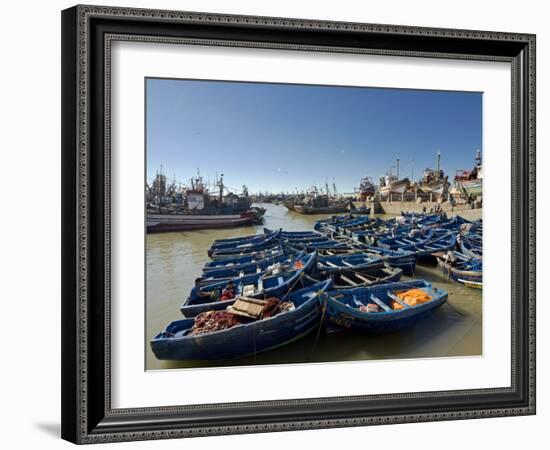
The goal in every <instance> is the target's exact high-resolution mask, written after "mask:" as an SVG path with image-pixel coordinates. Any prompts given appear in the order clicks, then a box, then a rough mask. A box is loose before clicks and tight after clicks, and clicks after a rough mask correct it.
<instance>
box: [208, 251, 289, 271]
mask: <svg viewBox="0 0 550 450" xmlns="http://www.w3.org/2000/svg"><path fill="white" fill-rule="evenodd" d="M282 255H284V253H283V249H282V247H280V246H278V245H276V246H274V247H272V248H271V249H268V250H263V251H259V252H254V253H251V254H248V255H244V256H234V257H227V258H225V259H218V260H214V261H209V262H207V263H206V264H205V265H204V267H203V268H202V271H203V273H205V272H209V271H211V270H219V269H238V268H239V267H242V266H246V265H248V264H256V263H257V262H259V261H263V260H265V259H271V258H276V257H279V256H282Z"/></svg>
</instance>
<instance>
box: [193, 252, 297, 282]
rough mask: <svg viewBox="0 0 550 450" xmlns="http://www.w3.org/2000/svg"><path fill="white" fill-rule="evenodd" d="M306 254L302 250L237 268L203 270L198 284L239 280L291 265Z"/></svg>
mask: <svg viewBox="0 0 550 450" xmlns="http://www.w3.org/2000/svg"><path fill="white" fill-rule="evenodd" d="M305 256H306V252H305V251H302V252H300V253H298V254H297V255H296V256H292V255H281V256H279V257H277V258H269V259H263V260H260V261H256V262H255V263H252V264H248V265H245V266H241V267H239V268H225V269H218V270H210V271H208V272H204V273H203V274H202V277H201V278H200V281H199V285H200V286H208V285H210V284H216V283H221V282H226V283H227V282H228V281H229V280H233V282H236V280H239V279H241V278H243V277H245V276H247V275H251V274H262V275H263V274H264V273H265V271H266V270H271V269H272V268H276V267H292V266H293V265H294V264H295V263H296V262H297V261H303V259H304V258H305Z"/></svg>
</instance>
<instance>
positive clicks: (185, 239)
mask: <svg viewBox="0 0 550 450" xmlns="http://www.w3.org/2000/svg"><path fill="white" fill-rule="evenodd" d="M263 206H264V207H267V213H266V216H265V224H264V225H261V226H254V227H243V228H234V229H227V230H201V231H194V232H188V233H164V234H153V235H148V236H147V326H146V329H147V336H146V353H147V369H174V368H191V367H195V368H198V367H220V366H243V365H254V364H258V365H263V364H297V363H323V362H336V361H362V360H379V359H400V358H433V357H444V356H472V355H480V354H481V349H482V342H481V324H482V314H481V311H482V295H481V291H478V290H474V289H469V288H467V287H464V286H462V285H460V284H457V283H454V282H452V281H449V280H447V279H445V277H444V276H443V275H442V274H441V273H440V272H439V269H438V267H437V266H436V265H433V266H430V265H421V266H418V269H417V273H416V274H415V278H417V279H418V278H422V279H426V280H428V281H429V282H430V283H432V284H433V285H434V286H436V287H438V288H440V289H444V290H445V291H447V293H448V294H449V300H448V301H447V303H446V304H444V305H443V306H442V307H441V308H439V309H437V310H435V311H434V312H432V313H431V314H430V315H428V316H426V317H424V318H422V319H421V320H419V321H418V322H417V324H416V325H415V326H414V327H412V328H408V329H405V330H401V331H398V332H393V333H385V334H375V335H363V334H347V333H335V334H330V335H327V334H324V333H323V332H320V333H317V331H313V332H312V333H310V334H309V335H308V336H306V337H304V338H303V339H300V340H298V341H296V342H293V343H291V344H289V345H286V346H284V347H280V348H277V349H274V350H271V351H268V352H264V353H259V354H257V355H255V356H248V357H244V358H239V359H234V360H229V361H223V362H193V361H158V360H157V359H156V358H155V357H154V355H153V354H152V352H151V350H150V347H149V343H148V341H149V339H150V338H151V337H152V336H154V335H155V334H156V333H157V332H158V331H159V330H162V329H164V327H165V326H166V324H167V323H169V322H171V321H172V320H177V319H179V318H181V315H180V313H179V306H180V304H181V303H182V302H183V300H184V299H185V297H186V296H187V294H188V293H189V290H190V289H191V287H192V285H193V280H194V279H195V277H197V276H199V275H200V273H201V268H202V266H203V265H204V263H205V262H207V261H208V260H209V258H208V256H207V254H206V251H207V249H208V248H209V247H210V244H211V243H212V241H213V240H214V239H222V238H227V237H233V236H241V235H246V234H254V233H261V232H263V227H264V226H265V227H267V228H272V229H277V228H284V229H286V230H308V229H311V228H312V227H313V224H314V223H315V222H316V221H317V220H319V219H321V218H323V217H326V216H303V215H300V214H297V213H293V212H289V211H287V210H286V208H284V207H283V206H277V205H263ZM382 217H383V216H382ZM403 279H404V280H408V279H412V278H409V277H403Z"/></svg>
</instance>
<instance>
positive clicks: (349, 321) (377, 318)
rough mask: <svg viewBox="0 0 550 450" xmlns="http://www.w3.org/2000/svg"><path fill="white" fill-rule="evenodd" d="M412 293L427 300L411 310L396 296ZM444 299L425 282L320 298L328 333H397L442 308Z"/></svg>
mask: <svg viewBox="0 0 550 450" xmlns="http://www.w3.org/2000/svg"><path fill="white" fill-rule="evenodd" d="M411 289H415V290H416V289H418V290H420V291H422V292H421V293H422V294H425V295H426V296H427V297H425V299H426V298H429V300H428V301H425V302H423V303H418V304H416V305H415V306H410V305H409V303H407V302H406V301H403V300H402V299H401V298H400V297H399V295H402V293H403V292H405V291H408V290H411ZM447 297H448V294H447V293H446V292H445V291H443V290H441V289H438V288H435V287H433V286H432V285H431V284H430V283H428V282H427V281H424V280H416V281H407V282H400V283H388V284H382V285H378V286H373V287H366V288H356V289H346V290H334V291H329V292H327V293H326V294H325V295H323V296H322V299H323V300H324V301H326V311H325V316H324V322H325V327H326V330H327V331H328V332H335V331H349V332H360V333H381V332H388V331H396V330H400V329H402V328H406V327H410V326H413V325H414V324H415V323H416V322H417V321H418V319H420V318H422V317H424V316H426V315H427V314H428V313H430V312H432V311H433V310H434V309H436V308H439V307H440V306H441V305H443V303H445V302H446V301H447ZM425 299H424V300H425ZM397 308H399V309H397Z"/></svg>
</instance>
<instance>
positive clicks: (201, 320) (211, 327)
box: [189, 311, 241, 335]
mask: <svg viewBox="0 0 550 450" xmlns="http://www.w3.org/2000/svg"><path fill="white" fill-rule="evenodd" d="M240 323H241V322H240V321H239V318H238V317H237V316H236V315H235V314H231V313H230V312H227V311H206V312H203V313H200V314H199V315H198V316H197V317H195V324H194V325H193V328H191V331H190V332H189V335H197V334H204V333H211V332H212V331H217V330H224V329H226V328H231V327H234V326H235V325H238V324H240Z"/></svg>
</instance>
